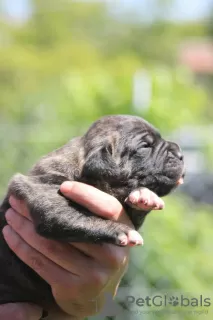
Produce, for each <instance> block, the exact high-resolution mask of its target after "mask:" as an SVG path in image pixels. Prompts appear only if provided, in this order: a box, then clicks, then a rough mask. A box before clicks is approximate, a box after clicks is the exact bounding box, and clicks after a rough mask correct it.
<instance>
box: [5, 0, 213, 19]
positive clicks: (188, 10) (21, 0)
mask: <svg viewBox="0 0 213 320" xmlns="http://www.w3.org/2000/svg"><path fill="white" fill-rule="evenodd" d="M4 1H5V3H6V7H7V11H9V13H10V16H12V17H14V18H16V19H24V18H26V17H27V15H28V13H29V11H30V8H29V5H28V0H4ZM44 1H45V0H44ZM58 1H60V0H58ZM86 1H91V0H86ZM96 1H97V0H96ZM99 1H107V2H108V3H110V4H113V5H115V7H117V9H119V8H122V10H124V9H125V10H128V9H132V8H135V9H141V10H143V11H144V10H147V11H148V8H149V3H150V2H151V0H99ZM174 2H175V5H174V8H173V10H172V12H171V18H172V19H175V20H194V19H199V18H202V17H204V16H205V15H207V14H208V11H209V6H210V4H212V7H213V0H174Z"/></svg>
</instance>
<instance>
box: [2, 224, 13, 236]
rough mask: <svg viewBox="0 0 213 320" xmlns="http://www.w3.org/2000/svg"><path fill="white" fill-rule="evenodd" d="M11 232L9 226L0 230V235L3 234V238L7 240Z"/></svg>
mask: <svg viewBox="0 0 213 320" xmlns="http://www.w3.org/2000/svg"><path fill="white" fill-rule="evenodd" d="M11 231H12V228H11V227H10V226H5V227H4V228H3V229H2V233H3V236H4V238H7V236H8V235H9V234H10V233H11Z"/></svg>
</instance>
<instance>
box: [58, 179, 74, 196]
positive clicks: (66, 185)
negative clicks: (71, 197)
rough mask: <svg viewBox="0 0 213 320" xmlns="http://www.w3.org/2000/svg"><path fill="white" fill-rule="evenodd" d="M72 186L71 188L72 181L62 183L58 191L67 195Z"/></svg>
mask: <svg viewBox="0 0 213 320" xmlns="http://www.w3.org/2000/svg"><path fill="white" fill-rule="evenodd" d="M72 186H73V182H72V181H65V182H63V183H62V185H61V187H60V190H61V192H63V193H67V192H70V190H71V189H72Z"/></svg>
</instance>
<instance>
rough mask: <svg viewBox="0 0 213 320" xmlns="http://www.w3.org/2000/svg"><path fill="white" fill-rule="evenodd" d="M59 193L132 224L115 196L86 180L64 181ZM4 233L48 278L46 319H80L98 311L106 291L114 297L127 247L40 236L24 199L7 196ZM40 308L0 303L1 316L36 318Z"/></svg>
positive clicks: (14, 248)
mask: <svg viewBox="0 0 213 320" xmlns="http://www.w3.org/2000/svg"><path fill="white" fill-rule="evenodd" d="M60 190H61V192H62V193H63V194H64V195H65V196H66V197H69V198H70V199H71V200H73V201H75V202H77V203H79V204H81V205H83V206H84V207H86V208H87V209H89V210H90V211H91V212H93V213H94V214H97V215H99V216H101V217H104V218H107V219H111V220H114V221H119V222H122V223H126V224H128V225H129V226H130V227H132V228H133V225H132V223H131V222H130V220H129V218H128V217H127V215H126V214H125V212H124V210H123V207H122V205H121V204H120V202H119V201H118V200H117V199H115V198H114V197H112V196H110V195H108V194H106V193H104V192H102V191H100V190H98V189H96V188H94V187H92V186H88V185H86V184H82V183H79V182H64V183H63V184H62V185H61V188H60ZM10 205H11V207H12V208H11V209H9V210H8V211H7V213H6V219H7V222H8V225H7V226H5V227H4V229H3V235H4V238H5V240H6V242H7V244H8V245H9V247H10V248H11V250H12V251H13V252H14V253H15V254H16V255H17V256H18V257H19V258H20V259H21V260H22V261H24V262H25V263H26V264H27V265H28V266H29V267H31V268H32V269H33V270H34V271H35V272H37V273H38V274H39V275H40V276H41V277H42V278H43V279H44V280H45V281H47V282H48V283H49V285H50V286H51V289H52V293H53V296H54V298H55V300H56V302H57V305H58V307H59V308H58V309H57V310H51V311H50V312H49V317H48V318H47V319H51V320H55V319H57V320H60V319H61V320H65V319H67V320H68V319H76V320H81V319H84V318H85V317H87V316H91V315H94V314H96V313H98V312H99V311H100V310H101V308H102V307H103V305H104V295H105V293H107V292H108V293H109V292H110V293H111V294H112V295H113V296H115V294H116V290H117V288H118V285H119V283H120V280H121V278H122V276H123V275H124V272H125V270H126V268H127V266H128V260H129V248H128V247H117V246H114V245H110V244H103V245H98V244H85V243H71V244H68V243H65V244H64V243H63V244H62V243H59V242H56V241H54V240H48V239H45V238H43V237H41V236H39V235H38V234H37V233H36V232H35V230H34V227H33V224H32V221H31V218H30V214H29V212H28V209H27V207H26V205H25V203H24V202H23V201H20V200H17V199H15V198H14V197H10ZM41 314H42V310H41V308H40V307H38V306H35V305H32V304H27V303H13V304H7V305H2V306H0V318H1V319H7V320H10V319H11V320H37V319H39V318H40V317H41Z"/></svg>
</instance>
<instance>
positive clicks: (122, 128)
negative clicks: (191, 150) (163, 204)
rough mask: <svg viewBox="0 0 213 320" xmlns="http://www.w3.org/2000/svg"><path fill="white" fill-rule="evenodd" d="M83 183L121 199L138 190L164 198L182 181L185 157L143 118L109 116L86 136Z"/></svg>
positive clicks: (84, 140)
mask: <svg viewBox="0 0 213 320" xmlns="http://www.w3.org/2000/svg"><path fill="white" fill-rule="evenodd" d="M83 149H84V166H83V169H82V179H83V180H82V181H86V182H88V183H89V184H93V185H95V186H97V187H99V188H100V189H102V190H103V191H106V192H110V193H111V194H113V195H114V196H116V197H117V198H118V199H119V200H121V201H122V200H123V199H124V198H125V197H126V196H128V194H129V192H131V191H132V190H134V189H136V188H139V187H147V188H149V189H150V190H151V191H153V192H155V193H156V194H157V195H158V196H165V195H167V194H168V193H169V192H170V191H171V190H173V189H174V188H175V187H176V186H178V184H179V183H180V182H181V181H182V180H183V176H184V163H183V155H182V153H181V150H180V148H179V146H178V145H177V144H175V143H174V142H170V141H166V140H164V139H163V138H162V137H161V135H160V133H159V132H158V131H157V130H156V129H155V128H154V127H153V126H152V125H151V124H149V123H148V122H146V121H145V120H144V119H142V118H139V117H135V116H124V115H121V116H107V117H103V118H101V119H100V120H98V121H97V122H95V123H94V124H93V125H92V126H91V127H90V129H89V130H88V132H87V133H86V134H85V135H84V137H83Z"/></svg>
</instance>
